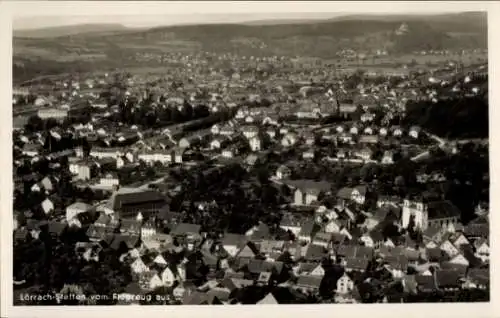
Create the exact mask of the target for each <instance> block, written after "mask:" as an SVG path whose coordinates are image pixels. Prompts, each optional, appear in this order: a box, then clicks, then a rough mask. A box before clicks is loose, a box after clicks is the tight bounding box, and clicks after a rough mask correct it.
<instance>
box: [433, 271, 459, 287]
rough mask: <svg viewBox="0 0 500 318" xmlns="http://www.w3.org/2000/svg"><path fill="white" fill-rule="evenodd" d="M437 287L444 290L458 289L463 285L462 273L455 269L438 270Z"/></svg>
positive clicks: (436, 272) (436, 274) (436, 276)
mask: <svg viewBox="0 0 500 318" xmlns="http://www.w3.org/2000/svg"><path fill="white" fill-rule="evenodd" d="M434 275H435V280H436V287H437V288H438V289H440V290H443V291H458V290H459V289H460V288H461V286H462V283H461V278H462V277H461V274H460V273H459V272H458V271H455V270H439V269H438V270H436V271H435V272H434Z"/></svg>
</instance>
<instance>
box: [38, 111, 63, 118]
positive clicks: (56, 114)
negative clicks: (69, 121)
mask: <svg viewBox="0 0 500 318" xmlns="http://www.w3.org/2000/svg"><path fill="white" fill-rule="evenodd" d="M38 117H40V118H41V119H48V118H54V119H64V118H66V117H68V111H67V110H64V109H57V108H43V109H39V110H38Z"/></svg>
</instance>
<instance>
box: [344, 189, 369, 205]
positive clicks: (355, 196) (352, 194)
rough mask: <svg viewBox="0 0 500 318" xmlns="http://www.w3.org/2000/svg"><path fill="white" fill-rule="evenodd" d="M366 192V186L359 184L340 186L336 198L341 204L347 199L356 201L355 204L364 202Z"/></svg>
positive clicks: (347, 200)
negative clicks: (349, 186)
mask: <svg viewBox="0 0 500 318" xmlns="http://www.w3.org/2000/svg"><path fill="white" fill-rule="evenodd" d="M366 193H367V187H366V186H364V185H359V186H356V187H354V188H347V187H345V188H342V189H340V190H339V191H338V192H337V198H338V199H339V200H340V203H341V205H342V206H344V205H345V203H347V202H349V201H353V202H356V203H357V204H364V202H365V197H366Z"/></svg>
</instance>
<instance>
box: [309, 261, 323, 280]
mask: <svg viewBox="0 0 500 318" xmlns="http://www.w3.org/2000/svg"><path fill="white" fill-rule="evenodd" d="M309 275H311V276H316V277H323V276H325V269H324V268H323V266H321V264H318V265H317V266H316V267H315V268H314V269H313V270H312V271H310V272H309Z"/></svg>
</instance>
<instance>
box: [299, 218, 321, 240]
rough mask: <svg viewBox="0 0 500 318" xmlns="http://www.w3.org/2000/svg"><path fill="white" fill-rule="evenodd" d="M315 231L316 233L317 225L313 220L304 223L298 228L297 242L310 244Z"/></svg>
mask: <svg viewBox="0 0 500 318" xmlns="http://www.w3.org/2000/svg"><path fill="white" fill-rule="evenodd" d="M315 231H317V225H316V223H315V222H314V220H308V221H306V222H305V223H304V224H302V227H301V228H300V232H299V234H298V239H299V241H301V242H307V243H310V242H311V240H312V237H313V235H314V232H315Z"/></svg>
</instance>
